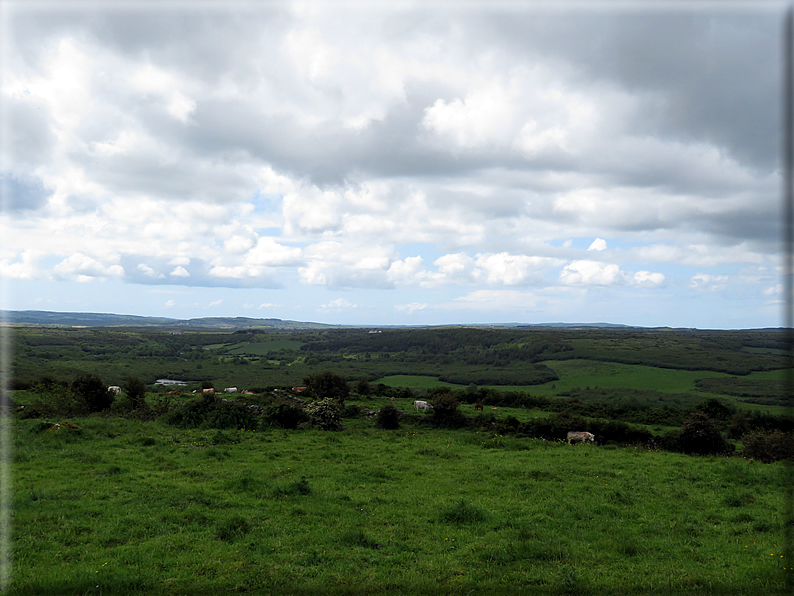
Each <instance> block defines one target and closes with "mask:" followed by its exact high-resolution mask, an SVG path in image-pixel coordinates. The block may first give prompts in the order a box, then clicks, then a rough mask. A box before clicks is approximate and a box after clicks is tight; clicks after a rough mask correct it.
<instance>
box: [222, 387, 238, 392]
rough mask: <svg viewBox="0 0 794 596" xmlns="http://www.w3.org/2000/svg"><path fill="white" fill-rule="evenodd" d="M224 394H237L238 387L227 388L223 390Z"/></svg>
mask: <svg viewBox="0 0 794 596" xmlns="http://www.w3.org/2000/svg"><path fill="white" fill-rule="evenodd" d="M223 392H224V393H237V387H227V388H226V389H224V390H223Z"/></svg>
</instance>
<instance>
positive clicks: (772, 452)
mask: <svg viewBox="0 0 794 596" xmlns="http://www.w3.org/2000/svg"><path fill="white" fill-rule="evenodd" d="M742 442H743V443H744V456H745V457H749V458H752V459H757V460H758V461H760V462H763V463H765V464H770V463H772V462H775V461H780V460H784V459H789V460H794V436H792V435H790V434H787V433H784V432H781V431H779V430H775V431H772V432H764V431H755V432H751V433H747V434H746V435H745V436H744V438H743V439H742Z"/></svg>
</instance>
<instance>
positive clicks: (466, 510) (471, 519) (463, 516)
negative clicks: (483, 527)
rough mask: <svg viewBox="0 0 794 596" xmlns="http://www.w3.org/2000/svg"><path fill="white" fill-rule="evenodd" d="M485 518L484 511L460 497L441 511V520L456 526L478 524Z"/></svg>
mask: <svg viewBox="0 0 794 596" xmlns="http://www.w3.org/2000/svg"><path fill="white" fill-rule="evenodd" d="M486 518H487V515H486V512H485V511H484V510H483V509H481V508H479V507H477V506H475V505H472V504H471V503H469V502H468V501H466V500H465V499H460V500H459V501H458V502H457V503H454V504H452V505H450V506H448V507H447V508H446V509H444V510H442V511H441V521H443V522H445V523H448V524H455V525H458V526H462V525H466V524H478V523H481V522H483V521H485V519H486Z"/></svg>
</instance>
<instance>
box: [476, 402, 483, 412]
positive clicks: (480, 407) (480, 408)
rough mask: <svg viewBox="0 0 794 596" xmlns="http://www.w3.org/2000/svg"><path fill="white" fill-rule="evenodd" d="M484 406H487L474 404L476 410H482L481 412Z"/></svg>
mask: <svg viewBox="0 0 794 596" xmlns="http://www.w3.org/2000/svg"><path fill="white" fill-rule="evenodd" d="M484 407H485V406H483V405H482V404H474V409H475V410H480V412H482V411H483V408H484Z"/></svg>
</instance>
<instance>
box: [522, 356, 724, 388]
mask: <svg viewBox="0 0 794 596" xmlns="http://www.w3.org/2000/svg"><path fill="white" fill-rule="evenodd" d="M543 364H545V365H546V366H548V367H549V368H551V369H552V370H553V371H554V372H556V373H557V376H559V377H560V379H559V380H558V381H551V382H549V383H544V384H543V385H535V386H533V387H532V392H533V393H539V394H544V393H558V392H560V391H569V390H571V389H574V388H576V387H578V388H581V389H584V388H585V387H590V388H593V389H594V388H596V387H598V388H600V389H616V388H619V387H625V388H628V389H646V390H652V391H663V392H665V393H686V392H690V391H695V381H696V380H697V379H703V378H705V377H729V376H731V375H729V374H727V373H720V372H714V371H707V370H694V371H693V370H674V369H669V368H655V367H653V366H644V365H639V364H618V363H616V362H599V361H597V360H546V361H544V362H543Z"/></svg>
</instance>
